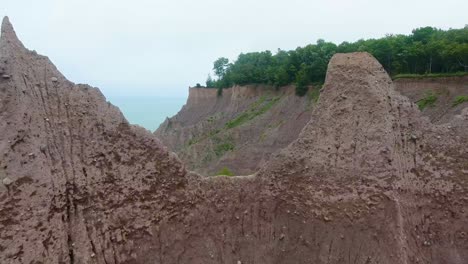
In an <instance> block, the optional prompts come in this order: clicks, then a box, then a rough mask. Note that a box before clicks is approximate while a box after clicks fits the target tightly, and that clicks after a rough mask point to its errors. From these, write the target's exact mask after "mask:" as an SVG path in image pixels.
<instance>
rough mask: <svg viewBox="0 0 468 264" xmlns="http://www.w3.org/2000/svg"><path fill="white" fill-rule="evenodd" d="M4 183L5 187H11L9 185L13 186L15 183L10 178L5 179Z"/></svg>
mask: <svg viewBox="0 0 468 264" xmlns="http://www.w3.org/2000/svg"><path fill="white" fill-rule="evenodd" d="M2 183H3V185H5V186H9V185H11V184H12V183H13V181H12V180H11V179H10V178H8V177H5V178H4V179H3V180H2Z"/></svg>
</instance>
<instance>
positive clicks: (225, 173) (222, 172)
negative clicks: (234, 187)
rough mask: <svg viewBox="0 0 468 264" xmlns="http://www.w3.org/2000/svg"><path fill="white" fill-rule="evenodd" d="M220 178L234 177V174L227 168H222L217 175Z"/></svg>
mask: <svg viewBox="0 0 468 264" xmlns="http://www.w3.org/2000/svg"><path fill="white" fill-rule="evenodd" d="M217 175H218V176H234V173H232V171H231V170H230V169H228V168H227V167H224V168H222V169H221V170H219V171H218V173H217Z"/></svg>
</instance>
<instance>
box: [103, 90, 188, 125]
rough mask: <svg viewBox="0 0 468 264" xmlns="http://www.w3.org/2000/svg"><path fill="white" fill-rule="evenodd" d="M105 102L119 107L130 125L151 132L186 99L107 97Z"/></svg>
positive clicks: (176, 110) (173, 113)
mask: <svg viewBox="0 0 468 264" xmlns="http://www.w3.org/2000/svg"><path fill="white" fill-rule="evenodd" d="M107 100H108V101H110V102H111V103H112V104H113V105H116V106H117V107H119V108H120V111H122V113H123V114H124V115H125V118H127V120H128V121H129V122H130V123H131V124H137V125H140V126H142V127H144V128H146V129H148V130H150V131H151V132H153V131H154V130H156V129H157V128H158V127H159V125H160V124H161V123H162V122H164V120H165V119H166V117H172V116H174V115H175V114H177V112H179V110H180V109H181V108H182V106H183V105H184V104H185V102H186V100H187V98H161V97H151V96H149V97H123V96H107Z"/></svg>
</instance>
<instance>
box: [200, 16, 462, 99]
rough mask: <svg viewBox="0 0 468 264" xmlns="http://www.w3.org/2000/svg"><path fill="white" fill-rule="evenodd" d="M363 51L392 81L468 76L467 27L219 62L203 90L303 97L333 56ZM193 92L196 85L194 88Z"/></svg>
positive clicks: (422, 30) (322, 76)
mask: <svg viewBox="0 0 468 264" xmlns="http://www.w3.org/2000/svg"><path fill="white" fill-rule="evenodd" d="M356 51H367V52H369V53H371V54H372V55H373V56H374V57H375V58H377V60H379V62H380V63H381V64H382V65H383V67H384V68H385V70H386V71H387V72H388V73H389V74H390V75H392V76H396V75H399V74H433V73H444V74H448V73H455V72H468V25H467V26H465V27H464V28H462V29H449V30H441V29H437V28H433V27H423V28H418V29H415V30H413V31H412V34H410V35H387V36H385V37H383V38H379V39H367V40H364V39H361V40H358V41H356V42H352V43H350V42H343V43H341V44H340V45H336V44H334V43H332V42H326V41H324V40H322V39H320V40H318V41H317V43H316V44H310V45H307V46H305V47H298V48H297V49H295V50H290V51H284V50H280V49H279V50H278V51H277V52H276V54H272V53H271V51H268V50H267V51H262V52H251V53H245V54H244V53H242V54H240V55H239V57H238V58H237V60H236V61H235V62H232V63H230V62H229V60H228V59H227V58H219V59H217V60H216V61H215V62H214V65H213V70H214V73H215V75H216V77H217V79H213V78H212V77H211V76H208V79H207V81H206V87H209V88H218V89H219V92H222V89H223V88H228V87H231V86H233V85H246V84H267V85H274V86H276V87H280V86H284V85H288V84H295V85H296V93H297V94H298V95H301V96H302V95H304V94H305V93H306V92H307V86H308V85H309V84H319V83H323V81H324V79H325V73H326V71H327V65H328V61H329V60H330V58H331V57H332V56H333V55H334V54H335V53H346V52H356ZM197 86H198V85H197Z"/></svg>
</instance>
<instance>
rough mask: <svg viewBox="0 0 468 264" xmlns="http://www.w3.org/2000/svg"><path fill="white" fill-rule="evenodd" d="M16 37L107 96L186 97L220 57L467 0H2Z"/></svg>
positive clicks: (375, 26)
mask: <svg viewBox="0 0 468 264" xmlns="http://www.w3.org/2000/svg"><path fill="white" fill-rule="evenodd" d="M1 2H2V3H1V4H0V15H1V16H4V15H8V16H9V17H10V21H11V22H12V23H13V26H14V27H15V29H16V32H17V34H18V36H19V37H20V39H21V40H22V41H23V43H24V44H25V45H26V46H27V47H28V48H29V49H34V50H36V51H38V52H39V53H41V54H43V55H47V56H49V58H51V60H52V61H53V62H54V63H55V64H56V65H57V67H58V68H59V69H60V70H61V71H62V73H64V74H65V76H67V78H68V79H70V80H71V81H73V82H77V83H87V84H90V85H92V86H97V87H99V88H100V89H101V90H102V91H103V92H104V94H106V95H108V96H116V95H125V96H127V95H145V94H146V95H157V96H165V97H185V96H186V95H187V87H188V86H189V85H194V84H195V83H197V82H200V83H204V81H205V80H206V77H207V74H208V73H209V72H210V71H211V68H212V63H213V61H214V60H215V59H217V58H218V57H221V56H224V57H228V58H229V59H231V60H232V59H235V58H236V57H237V55H238V54H239V53H240V52H249V51H261V50H266V49H269V50H271V51H276V50H277V49H278V48H281V49H286V50H289V49H294V48H296V47H297V46H304V45H306V44H308V43H315V42H316V40H317V39H318V38H323V39H325V40H328V41H333V42H335V43H337V44H338V43H340V42H342V41H345V40H347V41H355V40H357V39H359V38H374V37H381V36H384V35H385V34H387V33H403V34H408V33H410V32H411V30H412V29H414V28H416V27H421V26H435V27H438V28H443V29H448V28H450V27H452V28H461V27H463V26H464V25H465V24H468V15H467V10H468V1H467V0H445V1H440V0H439V1H433V0H413V1H409V0H393V1H391V0H385V1H381V0H356V1H351V0H327V1H325V0H324V1H312V0H287V1H275V0H255V1H254V0H252V1H247V0H229V1H228V0H126V1H123V0H66V1H64V0H41V1H38V0H29V1H28V0H2V1H1Z"/></svg>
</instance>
